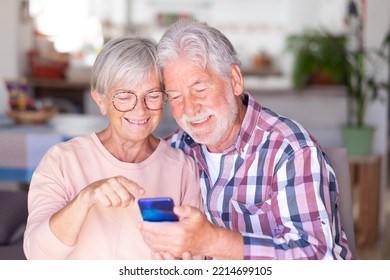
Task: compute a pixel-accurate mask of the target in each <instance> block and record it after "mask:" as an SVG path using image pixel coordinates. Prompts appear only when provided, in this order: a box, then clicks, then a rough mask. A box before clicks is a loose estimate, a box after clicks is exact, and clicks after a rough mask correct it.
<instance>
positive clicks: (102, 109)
mask: <svg viewBox="0 0 390 280" xmlns="http://www.w3.org/2000/svg"><path fill="white" fill-rule="evenodd" d="M91 96H92V98H93V100H94V101H95V102H96V105H97V106H98V108H99V111H100V113H101V114H102V115H103V116H104V115H106V114H107V108H106V103H105V102H104V100H103V98H104V96H103V95H101V94H100V93H98V92H97V91H96V90H92V91H91Z"/></svg>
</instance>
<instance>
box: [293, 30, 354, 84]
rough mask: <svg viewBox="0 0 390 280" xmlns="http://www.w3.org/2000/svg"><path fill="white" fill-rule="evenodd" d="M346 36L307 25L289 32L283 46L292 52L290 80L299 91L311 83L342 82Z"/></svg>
mask: <svg viewBox="0 0 390 280" xmlns="http://www.w3.org/2000/svg"><path fill="white" fill-rule="evenodd" d="M346 44H347V38H346V36H344V35H334V34H332V33H330V32H328V31H326V30H315V29H309V30H306V31H304V32H303V33H301V34H292V35H290V36H289V37H288V38H287V40H286V49H287V51H288V52H292V53H293V55H294V64H293V67H292V83H293V86H294V88H295V89H296V90H298V91H300V90H301V89H303V88H304V87H305V86H307V85H310V84H345V81H346V76H347V72H348V70H347V68H346V67H347V64H348V63H347V54H346V53H347V48H346Z"/></svg>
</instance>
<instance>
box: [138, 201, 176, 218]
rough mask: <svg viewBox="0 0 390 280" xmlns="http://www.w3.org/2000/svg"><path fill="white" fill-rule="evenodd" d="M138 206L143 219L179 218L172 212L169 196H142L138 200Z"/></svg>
mask: <svg viewBox="0 0 390 280" xmlns="http://www.w3.org/2000/svg"><path fill="white" fill-rule="evenodd" d="M138 206H139V209H140V210H141V215H142V218H143V219H144V221H149V222H174V221H178V220H179V219H178V217H177V216H176V214H175V213H173V206H174V203H173V200H172V198H170V197H154V198H142V199H139V200H138Z"/></svg>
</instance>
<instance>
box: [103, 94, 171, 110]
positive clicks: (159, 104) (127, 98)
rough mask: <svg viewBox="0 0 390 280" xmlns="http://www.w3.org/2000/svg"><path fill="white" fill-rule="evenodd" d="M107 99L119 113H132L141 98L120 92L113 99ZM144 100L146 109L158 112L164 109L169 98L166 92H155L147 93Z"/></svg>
mask: <svg viewBox="0 0 390 280" xmlns="http://www.w3.org/2000/svg"><path fill="white" fill-rule="evenodd" d="M107 97H108V98H109V99H110V100H111V102H112V104H113V105H114V108H115V109H117V110H118V111H119V112H128V111H132V110H133V109H134V108H135V106H136V105H137V101H138V98H139V97H138V96H137V95H136V94H135V93H134V92H131V91H120V92H118V93H115V94H114V96H113V97H109V96H107ZM143 100H144V104H145V107H146V108H148V110H150V111H157V110H161V109H162V108H164V106H165V104H166V103H167V100H168V98H167V95H166V94H165V92H163V91H160V90H153V91H149V92H147V93H146V94H145V95H144V96H143Z"/></svg>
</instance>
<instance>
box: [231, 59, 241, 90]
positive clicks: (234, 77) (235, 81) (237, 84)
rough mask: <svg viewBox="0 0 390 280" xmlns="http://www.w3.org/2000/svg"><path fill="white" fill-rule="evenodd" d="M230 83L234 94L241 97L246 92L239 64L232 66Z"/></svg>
mask: <svg viewBox="0 0 390 280" xmlns="http://www.w3.org/2000/svg"><path fill="white" fill-rule="evenodd" d="M230 81H231V83H232V88H233V91H234V94H235V95H236V96H239V95H241V94H242V92H243V91H244V79H243V77H242V73H241V69H240V67H239V66H238V65H237V64H232V66H230Z"/></svg>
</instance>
